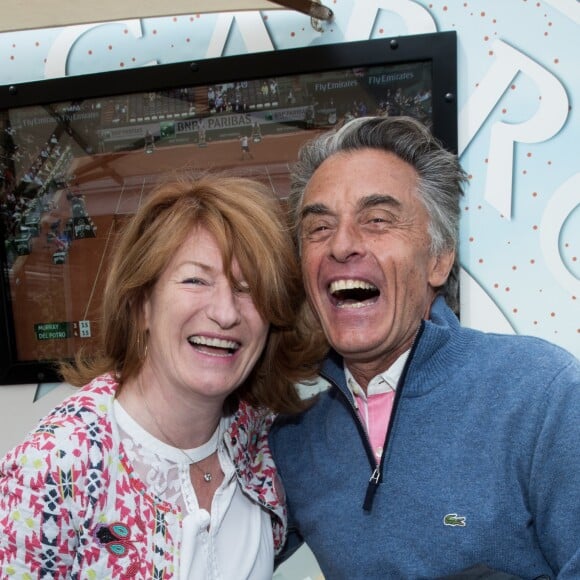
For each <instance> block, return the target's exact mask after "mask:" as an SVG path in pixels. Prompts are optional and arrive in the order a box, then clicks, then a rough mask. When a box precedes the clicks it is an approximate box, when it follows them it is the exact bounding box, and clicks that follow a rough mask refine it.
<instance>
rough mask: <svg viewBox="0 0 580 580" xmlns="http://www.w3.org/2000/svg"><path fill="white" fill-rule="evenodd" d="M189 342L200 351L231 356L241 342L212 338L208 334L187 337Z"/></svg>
mask: <svg viewBox="0 0 580 580" xmlns="http://www.w3.org/2000/svg"><path fill="white" fill-rule="evenodd" d="M187 340H188V342H189V344H191V345H192V346H194V347H195V348H196V349H197V350H199V351H200V352H203V353H205V354H210V355H213V356H231V355H232V354H234V353H235V352H236V351H237V350H238V349H239V348H240V343H239V342H236V341H234V340H224V339H221V338H210V337H208V336H199V335H193V336H189V337H188V338H187Z"/></svg>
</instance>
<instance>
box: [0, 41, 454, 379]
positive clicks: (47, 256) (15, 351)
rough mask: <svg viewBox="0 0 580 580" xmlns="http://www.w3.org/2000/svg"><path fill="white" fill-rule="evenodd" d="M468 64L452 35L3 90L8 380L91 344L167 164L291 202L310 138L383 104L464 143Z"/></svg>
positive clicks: (381, 109) (1, 305)
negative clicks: (250, 181) (110, 286)
mask: <svg viewBox="0 0 580 580" xmlns="http://www.w3.org/2000/svg"><path fill="white" fill-rule="evenodd" d="M456 77H457V69H456V35H455V33H454V32H436V33H430V34H422V35H412V36H402V37H396V38H387V39H377V40H366V41H357V42H350V43H342V44H328V45H320V46H312V47H305V48H298V49H290V50H277V51H272V52H263V53H254V54H245V55H239V56H227V57H222V58H215V59H206V60H200V61H195V62H182V63H176V64H168V65H158V66H153V67H145V68H139V69H130V70H122V71H115V72H104V73H98V74H91V75H83V76H72V77H65V78H59V79H49V80H41V81H36V82H29V83H22V84H17V85H11V86H3V87H0V206H1V208H0V209H1V211H0V235H1V236H2V244H1V249H0V261H1V265H2V270H1V271H2V275H1V279H0V341H1V343H0V384H19V383H37V382H46V381H56V380H59V378H58V375H57V373H56V369H55V362H57V361H59V360H63V359H65V360H66V359H71V358H73V356H74V354H75V352H76V351H77V349H78V348H79V347H81V346H86V347H88V349H89V351H90V348H91V347H92V345H94V343H95V336H96V335H97V333H98V331H99V307H100V304H99V299H100V296H101V294H102V288H103V283H104V278H105V276H106V272H107V264H108V256H109V255H110V252H111V249H112V248H113V247H114V245H115V237H116V235H117V234H118V232H119V231H120V230H121V229H122V228H123V225H124V223H126V221H127V219H128V218H129V217H130V216H131V215H132V214H133V213H134V212H135V210H136V208H137V207H138V206H139V204H140V203H142V201H143V199H144V198H145V197H146V196H147V194H148V192H149V191H150V190H151V188H152V187H154V186H155V184H156V183H157V182H158V181H159V180H160V177H161V176H162V175H163V174H166V173H167V172H171V171H176V170H177V171H180V170H191V171H198V170H207V169H211V170H226V171H228V172H230V173H239V174H241V175H245V176H249V177H253V178H256V179H258V180H260V181H262V182H265V183H267V184H268V185H269V186H270V187H272V189H273V190H274V191H275V192H276V194H277V195H278V196H279V198H280V200H281V203H283V200H284V198H285V197H286V196H287V193H288V191H289V165H290V164H291V163H292V162H293V161H294V160H295V159H296V152H297V149H298V148H299V146H300V144H301V143H303V142H304V141H305V140H307V139H310V138H312V137H313V136H314V135H315V134H317V133H318V132H320V131H324V130H327V129H328V128H330V127H333V126H335V125H337V124H338V123H342V122H344V121H345V120H346V119H348V118H351V117H357V116H363V115H370V114H375V113H382V114H389V115H403V114H404V115H412V116H414V117H417V118H419V119H420V120H421V121H423V122H424V123H425V124H426V125H427V126H428V127H429V128H430V129H431V130H432V132H433V133H434V134H435V136H436V137H438V138H439V139H440V140H441V141H442V142H443V143H444V145H445V146H446V147H447V148H448V149H450V150H452V151H455V150H456V148H457V103H456V90H457V89H456V86H457V80H456Z"/></svg>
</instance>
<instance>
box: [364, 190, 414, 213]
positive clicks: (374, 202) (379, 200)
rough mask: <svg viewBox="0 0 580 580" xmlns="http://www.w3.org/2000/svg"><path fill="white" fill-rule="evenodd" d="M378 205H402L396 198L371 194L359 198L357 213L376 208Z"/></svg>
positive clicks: (383, 194) (384, 194)
mask: <svg viewBox="0 0 580 580" xmlns="http://www.w3.org/2000/svg"><path fill="white" fill-rule="evenodd" d="M378 205H390V206H392V207H401V206H402V205H403V204H402V203H401V202H400V200H398V199H397V198H396V197H393V196H392V195H389V194H387V193H373V194H371V195H366V196H365V197H361V198H360V199H359V200H358V202H357V206H358V211H361V210H365V209H369V208H372V207H376V206H378Z"/></svg>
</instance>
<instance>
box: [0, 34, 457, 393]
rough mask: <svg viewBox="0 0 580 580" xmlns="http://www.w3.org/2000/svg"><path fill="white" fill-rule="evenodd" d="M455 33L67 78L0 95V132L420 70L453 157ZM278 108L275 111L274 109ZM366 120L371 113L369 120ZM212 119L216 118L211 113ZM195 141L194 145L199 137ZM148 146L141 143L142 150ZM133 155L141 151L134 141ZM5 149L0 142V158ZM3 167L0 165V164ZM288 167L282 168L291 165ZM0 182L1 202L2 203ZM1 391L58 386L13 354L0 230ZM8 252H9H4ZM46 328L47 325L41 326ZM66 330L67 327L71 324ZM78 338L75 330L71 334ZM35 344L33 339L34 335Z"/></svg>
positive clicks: (436, 124) (44, 366)
mask: <svg viewBox="0 0 580 580" xmlns="http://www.w3.org/2000/svg"><path fill="white" fill-rule="evenodd" d="M456 44H457V41H456V33H455V32H454V31H447V32H435V33H429V34H421V35H409V36H400V37H392V38H386V39H373V40H364V41H356V42H347V43H340V44H326V45H318V46H311V47H304V48H297V49H289V50H276V51H272V52H260V53H252V54H243V55H237V56H226V57H220V58H212V59H203V60H195V61H189V62H180V63H174V64H167V65H156V66H151V67H144V68H137V69H127V70H119V71H112V72H103V73H96V74H90V75H79V76H70V77H63V78H57V79H46V80H40V81H34V82H27V83H19V84H13V85H6V86H2V87H0V131H2V130H3V127H2V123H7V120H8V119H9V118H10V115H11V114H13V112H14V111H15V110H19V109H22V108H25V107H46V108H47V110H50V109H51V106H52V105H55V104H57V103H59V104H63V103H71V104H74V103H82V102H84V101H85V100H87V99H106V98H109V97H118V96H121V95H135V94H140V93H160V92H163V91H171V90H178V89H187V88H189V89H193V88H195V87H209V86H214V85H215V86H218V85H220V86H221V85H224V84H227V83H243V82H247V81H252V82H253V81H260V80H266V79H271V78H276V79H284V78H286V77H293V76H301V75H309V74H319V73H321V72H324V71H337V72H339V71H346V70H349V69H366V68H368V67H386V69H387V70H388V69H391V68H392V69H395V70H396V69H397V67H400V66H402V65H413V64H414V63H427V64H428V66H429V67H430V69H431V82H432V85H431V87H430V90H431V95H430V105H431V109H430V123H431V129H432V131H433V133H434V135H435V136H436V137H437V138H438V139H440V140H441V141H442V142H443V144H444V145H445V147H446V148H447V149H449V150H451V151H453V152H456V151H457V96H456V95H457V47H456ZM279 108H281V107H279ZM370 113H372V111H371V112H370ZM218 114H219V113H218ZM200 138H201V137H200ZM145 146H147V143H145ZM135 147H143V140H142V139H141V140H140V141H139V140H138V143H136V144H135ZM6 152H7V149H6V148H4V147H3V142H2V140H0V155H2V154H5V153H6ZM0 161H2V159H0ZM291 161H292V159H289V160H288V162H291ZM5 193H6V192H5V191H3V190H2V182H0V201H2V196H3V195H5ZM0 236H1V237H2V244H1V247H0V264H1V266H2V271H1V278H0V385H2V384H21V383H38V382H46V381H57V380H59V378H58V375H57V373H56V369H55V365H54V363H55V361H56V358H50V357H49V358H48V359H32V360H24V359H22V358H20V357H19V355H18V352H17V346H16V344H17V341H16V338H17V335H16V333H17V332H19V331H20V329H17V328H16V327H15V317H14V308H15V307H17V305H14V304H13V298H12V295H11V286H10V281H9V274H10V264H9V260H8V257H7V251H6V247H8V245H9V244H8V242H7V233H6V231H5V228H4V227H3V226H1V225H0ZM7 244H8V245H7ZM48 322H50V321H48ZM71 324H72V323H71ZM77 330H78V329H77ZM37 336H39V335H37Z"/></svg>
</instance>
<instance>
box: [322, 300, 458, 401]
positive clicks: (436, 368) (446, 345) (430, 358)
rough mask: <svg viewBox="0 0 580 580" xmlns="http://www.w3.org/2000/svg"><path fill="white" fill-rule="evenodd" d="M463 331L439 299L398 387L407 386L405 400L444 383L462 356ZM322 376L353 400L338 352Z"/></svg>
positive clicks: (328, 360) (327, 362)
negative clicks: (460, 333) (460, 335)
mask: <svg viewBox="0 0 580 580" xmlns="http://www.w3.org/2000/svg"><path fill="white" fill-rule="evenodd" d="M459 328H460V326H459V321H458V320H457V317H456V316H455V314H454V313H453V311H452V310H451V309H450V308H449V307H448V306H447V304H446V302H445V299H444V298H443V297H441V296H440V297H438V298H436V299H435V301H434V302H433V305H432V307H431V312H430V317H429V319H428V320H423V321H422V322H421V326H420V328H419V332H418V333H417V338H416V339H415V343H414V344H413V346H412V348H411V353H410V354H409V357H408V358H407V362H406V364H405V368H404V370H403V373H402V376H401V380H400V382H399V385H398V386H399V387H400V386H401V384H403V383H404V385H405V396H418V395H422V394H425V393H427V392H429V391H430V390H431V389H432V388H435V387H436V386H437V385H438V384H439V383H440V382H441V381H442V380H443V379H444V374H445V373H444V371H445V369H446V368H449V366H450V365H452V364H453V360H455V359H456V358H457V357H459V356H460V350H461V349H460V348H459V347H460V341H458V340H452V338H454V337H456V335H457V332H456V331H457V330H458V329H459ZM320 374H321V376H322V377H323V378H325V379H326V380H328V381H330V382H331V383H332V384H334V385H336V386H337V387H338V388H339V389H340V390H341V391H342V392H343V393H344V394H345V395H346V396H347V397H348V398H349V399H350V400H352V393H351V391H350V389H349V388H348V386H347V384H346V380H345V375H344V368H343V359H342V357H341V356H340V355H339V354H338V353H337V352H336V351H334V350H332V349H331V350H330V351H329V353H328V355H327V357H326V359H325V360H324V362H323V364H322V367H321V371H320Z"/></svg>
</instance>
